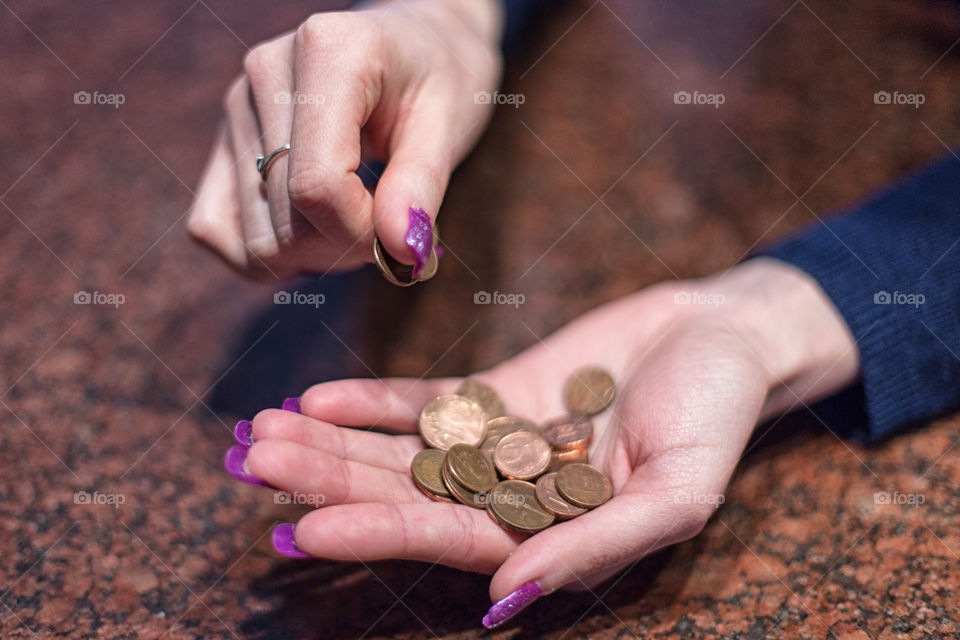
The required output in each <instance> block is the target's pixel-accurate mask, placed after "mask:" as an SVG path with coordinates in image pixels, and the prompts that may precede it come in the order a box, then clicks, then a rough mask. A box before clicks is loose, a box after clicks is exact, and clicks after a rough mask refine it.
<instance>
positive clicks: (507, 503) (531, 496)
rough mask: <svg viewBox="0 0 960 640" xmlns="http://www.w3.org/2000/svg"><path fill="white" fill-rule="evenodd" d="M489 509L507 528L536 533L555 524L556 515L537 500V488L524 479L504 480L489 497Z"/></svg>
mask: <svg viewBox="0 0 960 640" xmlns="http://www.w3.org/2000/svg"><path fill="white" fill-rule="evenodd" d="M487 511H488V512H490V514H491V515H492V516H493V517H494V519H495V520H496V521H497V522H498V523H499V524H500V525H502V526H503V527H504V528H506V529H510V530H512V531H517V532H519V533H536V532H537V531H542V530H543V529H546V528H547V527H549V526H550V525H551V524H553V521H554V517H553V515H551V514H550V513H548V512H547V511H546V510H544V508H543V507H541V506H540V503H539V502H537V489H536V487H534V486H533V485H532V484H530V483H529V482H523V481H522V480H504V481H503V482H500V483H498V484H497V486H495V487H494V488H493V491H491V492H490V495H489V496H488V497H487Z"/></svg>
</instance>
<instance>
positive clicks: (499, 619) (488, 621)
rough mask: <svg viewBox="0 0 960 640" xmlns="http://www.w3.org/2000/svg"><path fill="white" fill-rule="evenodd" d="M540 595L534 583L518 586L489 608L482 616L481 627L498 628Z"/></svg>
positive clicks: (538, 588)
mask: <svg viewBox="0 0 960 640" xmlns="http://www.w3.org/2000/svg"><path fill="white" fill-rule="evenodd" d="M541 593H542V591H540V587H539V586H538V585H537V583H536V582H533V581H531V582H528V583H526V584H523V585H520V586H519V587H518V588H517V589H516V590H515V591H514V592H513V593H511V594H510V595H508V596H507V597H506V598H504V599H503V600H500V601H499V602H497V603H495V604H494V605H493V606H492V607H490V610H489V611H487V615H485V616H483V626H485V627H486V628H487V629H493V628H494V627H498V626H500V625H501V624H503V623H504V622H506V621H507V620H509V619H510V618H512V617H513V616H515V615H517V614H518V613H520V612H521V611H523V610H524V609H526V608H527V607H528V606H529V605H530V604H532V603H533V601H534V600H536V599H537V598H539V597H540V595H541Z"/></svg>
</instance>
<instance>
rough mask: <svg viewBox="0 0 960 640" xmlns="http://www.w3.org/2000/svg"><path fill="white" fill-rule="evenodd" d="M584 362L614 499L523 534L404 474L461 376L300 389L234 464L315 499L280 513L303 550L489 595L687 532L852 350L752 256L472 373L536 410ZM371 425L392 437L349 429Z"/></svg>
mask: <svg viewBox="0 0 960 640" xmlns="http://www.w3.org/2000/svg"><path fill="white" fill-rule="evenodd" d="M584 365H600V366H602V367H605V368H606V369H608V370H609V371H610V372H612V373H613V374H614V377H615V379H616V381H617V396H616V398H615V401H614V404H613V406H612V409H611V410H608V411H606V412H605V413H603V414H601V415H599V416H597V417H596V418H594V426H595V434H594V440H593V443H592V444H591V447H590V463H591V464H592V465H594V466H596V467H598V468H599V469H601V470H603V471H604V472H605V473H606V474H607V475H608V476H609V477H610V479H611V480H612V482H613V485H614V493H615V495H614V498H613V499H612V500H610V501H609V502H607V503H606V504H604V505H602V506H601V507H599V508H597V509H594V510H592V511H590V512H588V513H586V514H585V515H582V516H580V517H578V518H575V519H573V520H570V521H566V522H561V523H558V524H556V525H554V526H552V527H550V528H548V529H546V530H544V531H541V532H540V533H538V534H536V535H534V536H532V537H524V536H519V535H516V534H512V533H508V532H506V531H504V530H503V529H501V528H500V527H499V526H497V525H496V524H495V523H494V522H493V520H492V519H491V518H490V517H489V516H488V515H487V514H486V513H485V512H484V511H482V510H478V509H473V508H470V507H467V506H463V505H460V504H449V503H440V502H432V501H430V500H429V499H428V498H427V497H425V496H424V494H422V493H421V492H420V491H419V490H418V489H417V487H416V486H415V485H414V483H413V481H412V479H411V476H410V462H411V460H412V458H413V456H414V455H415V454H416V452H417V451H418V450H420V449H422V448H423V446H424V445H423V442H422V441H421V439H420V437H419V435H417V415H418V412H419V410H420V408H421V407H422V406H423V405H424V404H425V403H426V402H427V400H429V399H430V398H432V397H433V396H436V395H438V394H443V393H451V392H453V390H454V389H455V388H456V387H457V386H458V384H459V383H460V379H434V380H414V379H389V380H362V379H356V380H342V381H335V382H327V383H323V384H319V385H316V386H314V387H312V388H310V389H309V390H307V392H306V393H305V394H304V395H303V396H302V398H301V404H300V406H301V411H302V415H298V414H295V413H291V412H288V411H280V410H267V411H264V412H261V413H260V414H258V415H257V416H256V418H255V419H254V420H253V438H254V444H253V446H252V448H251V449H250V451H249V454H248V457H247V464H248V468H249V471H250V472H251V473H252V474H253V475H255V476H257V477H259V478H261V479H262V480H264V481H265V482H267V483H269V484H270V485H272V486H274V487H277V488H280V489H283V490H286V491H288V492H300V493H301V494H307V495H310V494H312V495H322V496H323V497H324V505H325V506H323V507H321V508H318V509H316V510H314V511H311V512H310V513H308V514H307V515H305V516H303V518H302V519H301V520H300V521H299V522H298V523H297V524H296V527H295V545H296V548H299V549H300V550H301V551H303V552H305V553H308V554H311V555H314V556H318V557H323V558H331V559H337V560H346V561H356V560H363V561H368V560H378V559H385V558H407V559H414V560H423V561H428V562H437V563H441V564H444V565H449V566H452V567H458V568H461V569H467V570H472V571H480V572H487V573H494V576H493V580H492V583H491V588H490V593H491V596H492V598H493V599H494V600H497V599H500V598H502V597H504V596H506V595H507V594H509V593H511V592H513V591H514V590H516V589H517V588H518V587H520V586H521V585H524V584H526V583H529V582H535V583H536V584H537V586H538V587H539V589H540V590H541V591H542V592H543V593H549V592H552V591H554V590H556V589H558V588H560V587H563V586H565V585H569V586H572V587H581V588H582V587H591V586H593V585H595V584H597V583H598V582H600V581H602V580H604V579H605V578H607V577H610V576H611V575H613V574H615V573H617V572H619V571H621V570H622V569H623V568H625V567H626V566H628V565H629V564H631V563H633V562H634V561H636V560H637V559H639V558H641V557H642V556H644V555H646V554H648V553H650V552H652V551H655V550H656V549H659V548H662V547H665V546H667V545H671V544H674V543H676V542H679V541H682V540H685V539H687V538H690V537H692V536H694V535H695V534H696V533H697V532H699V531H700V530H701V528H702V527H703V526H704V524H705V523H706V522H707V520H708V519H709V518H710V516H711V514H712V513H714V512H715V508H716V505H717V504H718V503H719V502H721V500H720V496H722V495H723V492H724V490H725V487H726V485H727V482H728V480H729V478H730V476H731V474H732V472H733V470H734V468H735V466H736V464H737V462H738V460H739V459H740V456H741V454H742V452H743V449H744V446H745V444H746V442H747V440H748V438H749V436H750V434H751V432H752V431H753V429H754V427H755V425H756V424H757V422H758V420H760V419H761V418H763V417H768V416H771V415H774V414H777V413H781V412H784V411H786V410H789V409H790V408H791V407H793V406H794V405H796V404H798V403H799V402H801V401H803V402H810V401H812V400H815V399H817V398H820V397H822V396H824V395H826V394H829V393H831V392H833V391H835V390H837V389H839V388H841V387H842V386H844V385H846V384H848V383H850V382H851V381H852V380H853V379H854V378H855V376H856V375H857V370H858V359H857V354H856V348H855V345H854V343H853V339H852V337H851V336H850V335H849V331H848V330H847V328H846V326H845V325H844V323H843V321H842V319H841V318H840V317H839V315H838V314H837V312H836V311H835V310H834V308H833V307H832V305H831V304H830V302H829V301H828V299H827V298H826V297H825V296H824V294H823V293H822V291H821V290H820V289H819V288H818V287H817V285H816V284H815V283H814V282H813V281H812V280H811V279H809V277H808V276H806V275H805V274H803V273H801V272H799V271H796V270H795V269H793V268H792V267H789V266H787V265H785V264H782V263H779V262H777V261H774V260H769V259H757V260H751V261H749V262H747V263H745V264H744V265H741V266H738V267H736V268H734V269H733V270H731V271H730V272H728V273H727V274H726V275H723V276H715V277H712V278H707V279H704V280H699V281H680V282H675V283H671V284H662V285H658V286H655V287H652V288H650V289H647V290H644V291H641V292H640V293H637V294H634V295H632V296H629V297H627V298H624V299H622V300H619V301H617V302H615V303H611V304H607V305H605V306H602V307H600V308H598V309H596V310H594V311H592V312H590V313H588V314H586V315H584V316H582V317H581V318H579V319H577V320H576V321H574V322H572V323H571V324H569V325H568V326H566V327H564V328H563V329H562V330H560V331H558V332H557V333H555V334H554V335H551V336H549V337H548V338H546V339H544V340H543V341H541V342H539V343H538V344H536V345H534V346H532V347H530V348H529V349H528V350H526V351H524V352H523V353H521V354H519V355H518V356H516V357H514V358H512V359H510V360H508V361H506V362H504V363H502V364H500V365H499V366H497V367H495V368H493V369H491V370H489V371H486V372H483V373H480V374H478V377H479V378H480V379H482V380H484V381H486V382H487V383H489V384H490V385H492V386H493V387H494V388H495V389H497V390H498V391H499V393H500V394H501V396H502V397H503V399H504V401H505V403H506V406H507V409H508V412H509V413H511V414H514V415H519V416H524V417H528V418H531V419H533V420H534V421H537V422H542V421H544V420H546V419H548V418H551V417H555V416H557V415H561V414H562V413H563V407H562V402H561V391H560V390H561V388H562V385H563V382H564V380H565V378H566V377H567V376H568V375H569V374H570V372H571V371H573V370H574V369H576V368H578V367H580V366H584ZM370 425H372V426H374V427H378V428H387V429H391V430H395V431H396V432H397V435H388V434H385V433H381V432H373V431H370V430H367V429H358V428H350V427H367V426H370Z"/></svg>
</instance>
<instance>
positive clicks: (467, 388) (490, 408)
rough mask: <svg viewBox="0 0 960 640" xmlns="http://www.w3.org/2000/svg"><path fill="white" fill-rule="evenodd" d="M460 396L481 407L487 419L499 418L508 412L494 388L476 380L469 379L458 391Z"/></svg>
mask: <svg viewBox="0 0 960 640" xmlns="http://www.w3.org/2000/svg"><path fill="white" fill-rule="evenodd" d="M456 393H457V395H458V396H466V397H467V398H470V399H471V400H473V401H474V402H476V403H477V404H479V405H480V406H481V407H483V411H484V412H485V413H486V414H487V419H488V420H489V419H491V418H498V417H500V416H502V415H504V414H505V413H506V412H507V411H506V409H504V406H503V400H502V399H501V398H500V394H498V393H497V392H496V391H495V390H494V388H493V387H491V386H490V385H488V384H487V383H485V382H481V381H480V380H477V379H476V378H467V379H466V380H464V381H463V382H462V383H461V384H460V387H459V388H458V389H457V391H456Z"/></svg>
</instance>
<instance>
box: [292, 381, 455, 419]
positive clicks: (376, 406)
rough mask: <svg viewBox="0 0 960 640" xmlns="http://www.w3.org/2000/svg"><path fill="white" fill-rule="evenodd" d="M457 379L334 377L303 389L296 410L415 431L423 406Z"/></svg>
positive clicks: (446, 391) (447, 391) (451, 386)
mask: <svg viewBox="0 0 960 640" xmlns="http://www.w3.org/2000/svg"><path fill="white" fill-rule="evenodd" d="M460 382H461V380H460V379H459V378H434V379H428V380H420V379H416V378H390V379H383V380H378V379H365V378H358V379H353V380H335V381H333V382H324V383H321V384H317V385H314V386H312V387H310V388H309V389H307V391H306V393H304V394H303V396H302V397H301V398H300V410H301V412H302V413H303V414H304V415H308V416H311V417H313V418H316V419H318V420H323V421H325V422H330V423H332V424H339V425H346V426H350V427H363V426H369V427H389V428H392V429H397V430H399V431H402V432H406V433H416V432H417V418H418V416H419V415H420V409H422V408H423V405H425V404H426V403H427V401H429V400H430V399H431V398H434V397H435V396H439V395H443V394H447V393H453V392H454V390H455V389H456V388H457V385H459V384H460Z"/></svg>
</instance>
